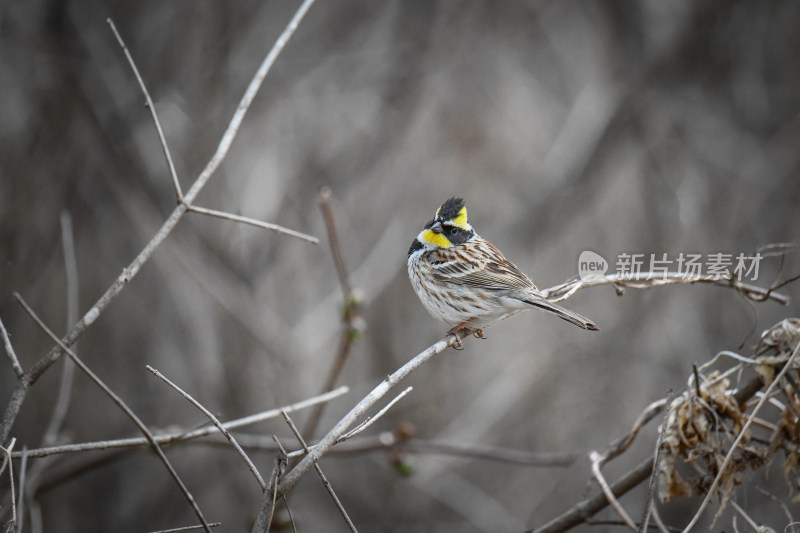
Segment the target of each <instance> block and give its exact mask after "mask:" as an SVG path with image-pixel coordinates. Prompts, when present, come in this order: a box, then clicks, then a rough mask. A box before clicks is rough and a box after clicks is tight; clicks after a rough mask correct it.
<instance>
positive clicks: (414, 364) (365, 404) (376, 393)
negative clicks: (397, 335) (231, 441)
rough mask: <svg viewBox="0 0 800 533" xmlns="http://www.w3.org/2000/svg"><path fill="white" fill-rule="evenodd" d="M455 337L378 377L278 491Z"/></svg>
mask: <svg viewBox="0 0 800 533" xmlns="http://www.w3.org/2000/svg"><path fill="white" fill-rule="evenodd" d="M458 334H459V336H461V337H466V336H467V332H466V331H464V330H462V331H460V332H458ZM458 338H459V337H458V336H456V335H448V336H446V337H445V338H443V339H442V340H440V341H439V342H436V343H434V344H433V345H431V346H429V347H428V348H427V349H426V350H423V351H422V352H420V353H419V354H417V355H416V356H415V357H414V358H413V359H411V360H410V361H409V362H407V363H406V364H405V365H403V366H401V367H400V368H399V369H397V370H396V371H394V372H393V373H392V374H390V375H389V376H388V377H386V379H384V380H383V381H381V382H380V383H379V384H378V385H377V386H376V387H375V388H374V389H372V391H370V393H369V394H367V395H366V396H365V397H364V398H362V399H361V401H359V402H358V403H357V404H356V405H355V407H353V408H352V409H351V410H350V412H348V413H347V414H346V415H344V417H343V418H341V419H340V420H339V422H337V423H336V425H334V426H333V428H332V429H331V430H330V431H328V433H327V434H326V435H325V436H324V437H323V438H322V440H321V441H319V443H318V444H317V445H316V446H315V447H314V448H313V449H311V451H310V452H309V453H308V454H307V455H306V456H305V457H304V458H303V460H302V461H300V462H299V463H298V464H297V466H295V467H294V468H293V469H292V470H290V471H289V472H288V473H287V474H286V476H285V477H284V479H283V481H282V482H281V484H280V486H279V487H278V491H279V492H280V493H281V494H286V493H287V492H288V491H289V490H290V489H291V488H292V487H294V486H295V485H296V484H297V482H298V481H300V478H301V477H303V476H304V475H305V473H306V472H308V470H309V469H310V468H311V467H312V465H313V464H314V463H316V462H317V461H318V460H319V458H320V457H322V456H323V455H325V452H327V451H328V449H329V448H330V447H331V446H333V445H334V444H336V442H337V441H338V440H339V437H341V436H342V435H344V434H345V432H347V430H348V429H349V428H350V426H351V425H353V423H354V422H355V421H356V420H357V419H358V417H360V416H361V415H362V414H364V412H366V410H367V409H369V408H370V407H372V405H374V404H375V402H377V401H378V400H380V399H381V398H383V396H385V395H386V393H387V392H389V391H390V390H391V389H392V388H393V387H394V386H395V385H397V384H398V383H400V381H402V380H403V379H405V378H406V376H408V375H409V374H410V373H411V372H413V371H414V370H415V369H416V368H419V366H420V365H422V364H424V363H425V362H426V361H428V360H429V359H431V358H432V357H433V356H435V355H436V354H439V353H441V352H443V351H445V350H446V349H447V348H448V347H450V346H453V345H454V344H456V342H457V341H458Z"/></svg>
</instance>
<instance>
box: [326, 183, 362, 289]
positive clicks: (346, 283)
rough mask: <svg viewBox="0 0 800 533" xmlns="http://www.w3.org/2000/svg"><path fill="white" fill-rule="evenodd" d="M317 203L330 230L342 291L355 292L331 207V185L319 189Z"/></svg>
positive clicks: (329, 236) (332, 249) (332, 250)
mask: <svg viewBox="0 0 800 533" xmlns="http://www.w3.org/2000/svg"><path fill="white" fill-rule="evenodd" d="M317 203H319V209H320V211H322V218H323V220H324V221H325V229H326V230H327V232H328V241H329V242H330V245H331V254H332V255H333V264H334V265H335V266H336V274H337V275H338V276H339V284H340V285H341V286H342V292H343V293H344V294H345V296H346V295H348V294H350V293H351V292H353V287H352V286H351V285H350V274H349V272H348V270H347V263H345V260H344V254H342V246H341V244H340V243H339V233H338V232H337V231H336V221H335V220H334V217H333V208H332V207H331V189H330V187H322V188H321V189H320V190H319V194H318V195H317Z"/></svg>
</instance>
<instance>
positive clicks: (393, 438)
mask: <svg viewBox="0 0 800 533" xmlns="http://www.w3.org/2000/svg"><path fill="white" fill-rule="evenodd" d="M236 438H237V441H238V442H239V444H240V445H241V446H242V448H244V449H245V450H256V451H264V452H274V451H276V450H277V447H276V446H275V444H274V443H273V442H272V441H271V440H270V439H269V438H267V437H264V436H263V435H249V434H239V435H237V437H236ZM195 444H196V445H199V446H213V447H219V446H227V443H225V442H222V441H218V440H213V441H198V442H195ZM314 447H315V445H314V446H309V449H310V450H313V449H314ZM376 451H393V452H398V453H404V454H419V455H425V454H430V455H449V456H454V457H464V458H468V459H479V460H485V461H496V462H499V463H508V464H514V465H521V466H529V467H565V466H570V465H573V464H574V463H575V461H576V460H577V459H578V457H580V455H579V454H577V453H569V452H566V453H554V452H529V451H526V450H516V449H513V448H503V447H500V446H488V445H484V444H465V443H457V442H442V441H430V440H424V439H417V438H411V439H409V438H403V437H401V436H398V435H396V434H394V433H392V432H391V431H383V432H381V433H379V434H378V435H374V436H369V437H358V436H356V437H354V438H352V439H349V440H348V441H347V442H346V443H341V444H337V445H336V446H335V447H333V448H331V449H330V450H328V453H327V456H329V457H346V456H351V455H356V454H363V453H369V452H376ZM14 453H18V452H14ZM305 453H306V452H305V451H304V450H295V451H293V452H291V453H289V454H288V455H289V458H290V459H294V458H297V457H302V456H303V455H305ZM12 457H16V456H15V455H14V454H12Z"/></svg>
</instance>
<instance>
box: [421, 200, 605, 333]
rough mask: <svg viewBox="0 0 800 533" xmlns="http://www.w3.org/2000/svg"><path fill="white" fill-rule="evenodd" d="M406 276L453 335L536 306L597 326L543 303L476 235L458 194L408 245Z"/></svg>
mask: <svg viewBox="0 0 800 533" xmlns="http://www.w3.org/2000/svg"><path fill="white" fill-rule="evenodd" d="M408 277H409V278H410V279H411V285H413V287H414V291H415V292H416V293H417V296H419V299H420V300H421V301H422V305H424V306H425V308H426V309H427V310H428V312H429V313H430V314H431V315H432V316H434V317H435V318H437V319H440V320H443V321H444V322H446V323H448V324H450V325H452V328H451V329H450V331H448V333H450V334H454V335H456V336H457V332H458V331H459V330H461V329H463V328H466V329H467V330H468V331H469V332H471V333H473V334H474V335H475V336H476V337H483V328H485V327H487V326H489V325H491V324H493V323H495V322H498V321H500V320H502V319H504V318H506V317H508V316H509V315H512V314H514V313H518V312H520V311H524V310H526V309H533V308H537V307H538V308H539V309H544V310H545V311H550V312H551V313H555V314H556V315H558V316H559V317H560V318H563V319H564V320H566V321H567V322H569V323H571V324H575V325H576V326H578V327H581V328H583V329H589V330H597V329H599V328H598V327H597V326H596V325H595V324H594V322H592V321H591V320H589V319H588V318H585V317H582V316H581V315H579V314H578V313H575V312H573V311H570V310H568V309H564V308H563V307H561V306H558V305H556V304H553V303H550V302H549V301H547V300H546V299H545V298H544V296H542V294H541V293H540V292H539V290H538V289H537V288H536V285H534V284H533V281H531V279H530V278H529V277H528V276H526V275H525V274H523V273H522V272H520V270H519V269H518V268H517V267H516V266H514V264H512V263H511V262H510V261H508V260H507V259H506V258H505V257H504V256H503V254H502V253H501V252H500V250H498V249H497V248H496V247H495V246H494V245H493V244H492V243H490V242H489V241H487V240H486V239H484V238H482V237H480V236H479V235H478V234H477V233H475V230H474V229H472V226H470V224H469V222H468V221H467V207H466V205H465V203H464V200H462V199H461V198H449V199H448V200H446V201H445V202H444V203H443V204H442V205H441V206H440V207H439V209H437V210H436V215H435V216H434V217H433V220H431V221H430V222H428V223H427V224H425V227H424V228H423V229H422V231H421V232H420V233H419V235H417V238H416V239H414V242H412V243H411V248H409V250H408ZM457 341H458V342H460V339H457Z"/></svg>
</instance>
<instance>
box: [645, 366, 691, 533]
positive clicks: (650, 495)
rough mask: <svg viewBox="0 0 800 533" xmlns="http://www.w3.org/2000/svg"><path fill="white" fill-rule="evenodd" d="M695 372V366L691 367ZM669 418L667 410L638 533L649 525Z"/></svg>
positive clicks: (659, 435)
mask: <svg viewBox="0 0 800 533" xmlns="http://www.w3.org/2000/svg"><path fill="white" fill-rule="evenodd" d="M692 366H693V367H694V369H695V372H697V365H692ZM671 403H672V391H671V390H670V391H669V393H668V394H667V401H666V404H667V405H670V404H671ZM668 418H669V410H667V412H666V414H665V415H664V421H663V422H662V423H661V431H659V434H658V441H657V442H656V453H655V454H654V455H655V460H654V461H653V471H652V473H651V474H650V485H649V486H648V487H647V501H646V502H645V504H644V512H643V513H642V519H641V520H640V521H639V533H644V532H645V531H647V527H648V525H649V523H650V511H651V510H652V509H653V500H654V499H655V494H656V479H657V478H658V467H659V465H660V464H661V457H662V455H663V453H664V437H665V435H666V434H667V419H668Z"/></svg>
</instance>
